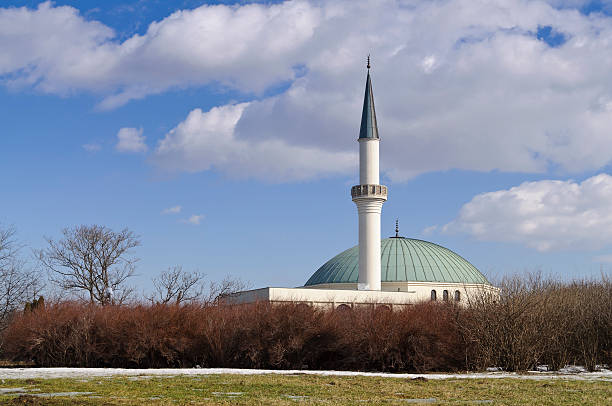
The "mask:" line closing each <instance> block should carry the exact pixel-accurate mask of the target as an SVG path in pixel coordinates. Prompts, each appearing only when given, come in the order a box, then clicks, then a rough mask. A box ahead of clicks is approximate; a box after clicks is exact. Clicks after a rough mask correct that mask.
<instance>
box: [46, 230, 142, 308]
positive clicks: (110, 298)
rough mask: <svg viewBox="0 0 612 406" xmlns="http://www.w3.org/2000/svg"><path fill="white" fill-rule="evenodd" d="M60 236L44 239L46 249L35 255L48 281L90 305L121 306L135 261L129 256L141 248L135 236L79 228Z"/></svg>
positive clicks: (128, 291) (126, 233) (111, 231)
mask: <svg viewBox="0 0 612 406" xmlns="http://www.w3.org/2000/svg"><path fill="white" fill-rule="evenodd" d="M62 234H63V238H62V239H60V240H57V241H56V240H53V239H51V238H47V248H46V249H43V250H40V251H38V258H39V260H40V262H41V264H42V265H43V266H44V267H45V268H46V269H47V270H48V271H49V273H50V280H51V281H52V282H53V283H54V284H55V285H57V286H58V287H59V288H61V289H63V290H64V291H69V292H77V293H84V294H85V295H86V296H88V299H89V301H90V303H99V304H103V305H104V304H110V303H123V302H124V301H125V300H126V299H127V298H128V297H129V296H130V294H131V293H132V289H131V288H129V287H127V286H126V284H125V282H126V280H127V279H128V278H129V277H131V276H133V274H134V263H135V262H136V261H137V258H134V257H131V256H130V253H131V250H132V249H133V248H135V247H138V246H139V245H140V241H139V240H138V238H137V237H136V236H135V235H134V233H132V232H131V231H129V230H128V229H124V230H122V231H120V232H115V231H113V230H111V229H109V228H107V227H104V226H98V225H92V226H85V225H81V226H77V227H74V228H72V229H68V228H65V229H64V230H62Z"/></svg>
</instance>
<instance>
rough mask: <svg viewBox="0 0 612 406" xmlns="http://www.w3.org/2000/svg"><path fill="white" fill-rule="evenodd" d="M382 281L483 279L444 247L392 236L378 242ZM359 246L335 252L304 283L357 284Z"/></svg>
mask: <svg viewBox="0 0 612 406" xmlns="http://www.w3.org/2000/svg"><path fill="white" fill-rule="evenodd" d="M380 257H381V274H382V275H381V276H382V282H455V283H484V284H489V281H487V278H485V276H484V275H483V274H481V273H480V271H478V269H476V268H475V267H474V266H473V265H472V264H470V263H469V262H468V261H466V260H465V259H463V258H462V257H461V256H459V255H457V254H456V253H454V252H453V251H451V250H449V249H448V248H444V247H442V246H440V245H438V244H434V243H431V242H427V241H422V240H415V239H412V238H404V237H395V238H385V239H384V240H382V241H381V252H380ZM358 276H359V246H355V247H353V248H350V249H348V250H346V251H344V252H341V253H340V254H338V255H336V256H335V257H333V258H332V259H330V260H329V261H327V262H326V263H325V264H323V266H322V267H320V268H319V269H318V270H317V271H316V272H315V273H314V274H313V275H312V276H311V277H310V279H308V282H306V285H305V286H311V285H319V284H322V283H357V278H358Z"/></svg>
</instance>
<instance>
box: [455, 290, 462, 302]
mask: <svg viewBox="0 0 612 406" xmlns="http://www.w3.org/2000/svg"><path fill="white" fill-rule="evenodd" d="M460 300H461V292H459V291H458V290H456V291H455V302H458V301H460Z"/></svg>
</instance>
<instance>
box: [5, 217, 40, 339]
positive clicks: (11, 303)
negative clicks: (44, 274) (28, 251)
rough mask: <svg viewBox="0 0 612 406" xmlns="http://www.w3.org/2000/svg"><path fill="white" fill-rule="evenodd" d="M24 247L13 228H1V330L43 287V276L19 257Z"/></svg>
mask: <svg viewBox="0 0 612 406" xmlns="http://www.w3.org/2000/svg"><path fill="white" fill-rule="evenodd" d="M21 248H22V246H21V245H20V244H19V243H18V242H17V240H16V238H15V229H14V228H13V227H4V228H1V227H0V329H3V328H4V327H5V326H6V323H7V322H8V321H9V319H10V317H11V315H12V314H13V313H14V312H15V310H17V309H19V308H21V307H22V306H23V304H24V303H25V302H27V301H28V300H32V299H33V298H35V297H36V296H37V295H38V294H39V293H40V291H41V290H42V287H43V282H42V280H41V276H40V274H39V273H38V272H36V271H35V270H32V269H29V268H28V267H27V264H26V262H25V261H24V260H23V259H21V258H20V257H19V251H20V249H21Z"/></svg>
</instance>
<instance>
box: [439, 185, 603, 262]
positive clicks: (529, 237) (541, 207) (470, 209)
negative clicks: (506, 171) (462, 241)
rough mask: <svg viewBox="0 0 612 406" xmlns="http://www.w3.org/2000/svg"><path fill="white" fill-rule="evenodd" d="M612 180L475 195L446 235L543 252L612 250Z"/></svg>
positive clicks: (516, 187)
mask: <svg viewBox="0 0 612 406" xmlns="http://www.w3.org/2000/svg"><path fill="white" fill-rule="evenodd" d="M610 207H612V176H610V175H608V174H605V173H602V174H599V175H597V176H593V177H591V178H588V179H586V180H584V181H583V182H580V183H577V182H574V181H571V180H568V181H558V180H544V181H537V182H526V183H523V184H521V185H519V186H515V187H513V188H510V189H508V190H498V191H495V192H488V193H483V194H479V195H477V196H475V197H474V198H473V199H472V200H471V201H470V202H469V203H466V204H465V205H464V206H463V207H462V208H461V210H460V212H459V216H458V217H457V219H455V220H454V221H453V222H451V223H449V224H447V225H446V226H444V227H443V231H446V232H465V233H468V234H470V235H472V236H474V237H476V238H477V239H480V240H485V241H502V242H515V243H520V244H524V245H526V246H528V247H531V248H535V249H537V250H538V251H551V250H563V249H586V250H589V249H591V250H597V249H601V248H603V247H606V246H612V211H611V210H610Z"/></svg>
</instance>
